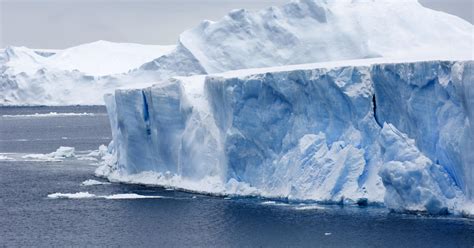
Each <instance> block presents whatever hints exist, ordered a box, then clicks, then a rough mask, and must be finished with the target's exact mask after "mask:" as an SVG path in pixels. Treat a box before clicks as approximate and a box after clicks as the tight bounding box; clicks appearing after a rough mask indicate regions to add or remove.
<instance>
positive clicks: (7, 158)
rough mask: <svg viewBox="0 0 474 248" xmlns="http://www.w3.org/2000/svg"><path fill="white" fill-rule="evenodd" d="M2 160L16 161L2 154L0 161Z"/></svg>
mask: <svg viewBox="0 0 474 248" xmlns="http://www.w3.org/2000/svg"><path fill="white" fill-rule="evenodd" d="M1 160H14V159H13V158H10V157H8V156H5V155H1V154H0V161H1Z"/></svg>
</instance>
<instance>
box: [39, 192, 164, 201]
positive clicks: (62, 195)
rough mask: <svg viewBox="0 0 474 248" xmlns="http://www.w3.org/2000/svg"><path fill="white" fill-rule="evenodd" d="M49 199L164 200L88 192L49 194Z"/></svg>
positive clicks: (137, 195) (134, 195) (151, 196)
mask: <svg viewBox="0 0 474 248" xmlns="http://www.w3.org/2000/svg"><path fill="white" fill-rule="evenodd" d="M48 198H51V199H107V200H127V199H160V198H165V197H163V196H158V195H139V194H135V193H126V194H113V195H95V194H91V193H89V192H78V193H53V194H49V195H48Z"/></svg>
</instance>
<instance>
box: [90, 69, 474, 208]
mask: <svg viewBox="0 0 474 248" xmlns="http://www.w3.org/2000/svg"><path fill="white" fill-rule="evenodd" d="M364 63H366V64H365V65H364ZM353 64H355V65H353ZM299 67H300V68H299V69H298V66H292V67H280V68H266V69H260V70H248V71H236V72H228V73H225V74H221V75H214V76H208V77H203V76H195V77H182V78H178V79H172V80H169V81H168V82H163V83H160V84H157V85H154V86H152V87H149V88H145V89H129V90H117V91H116V92H115V95H107V96H106V97H105V99H106V103H107V109H108V112H109V114H110V116H109V117H110V121H111V126H112V135H113V143H112V146H113V150H114V155H115V160H114V159H109V162H111V163H109V165H108V166H102V167H100V168H99V169H98V170H97V174H98V175H102V176H106V177H108V178H109V179H110V180H111V181H123V182H129V183H145V184H158V185H163V186H167V187H174V188H181V189H186V190H191V191H198V192H199V191H200V192H209V193H215V194H244V195H261V196H267V197H283V198H288V199H290V200H315V201H321V202H345V203H356V202H357V201H358V200H360V199H364V201H365V202H369V203H370V202H372V203H373V202H377V203H382V202H383V203H385V205H386V206H387V207H388V208H390V209H393V210H396V211H406V210H408V211H426V212H429V213H432V214H441V213H446V212H447V211H450V212H455V211H458V210H459V208H460V207H461V205H465V204H463V202H465V201H470V200H472V199H473V193H474V192H473V190H474V175H473V164H474V157H473V153H472V151H473V141H474V126H473V123H474V84H473V82H474V76H473V75H474V62H473V61H464V62H462V61H458V62H454V61H429V62H413V63H397V64H370V63H369V62H367V61H366V60H364V61H354V62H347V64H346V65H345V66H342V65H340V66H337V67H334V66H331V64H325V63H323V64H313V65H301V66H299Z"/></svg>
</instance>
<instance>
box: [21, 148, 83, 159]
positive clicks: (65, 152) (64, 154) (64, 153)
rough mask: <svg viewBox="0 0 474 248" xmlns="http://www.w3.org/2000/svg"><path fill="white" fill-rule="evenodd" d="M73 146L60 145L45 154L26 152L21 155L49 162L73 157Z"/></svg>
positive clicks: (25, 157)
mask: <svg viewBox="0 0 474 248" xmlns="http://www.w3.org/2000/svg"><path fill="white" fill-rule="evenodd" d="M75 150H76V149H75V148H74V147H67V146H60V147H59V148H58V149H57V150H56V151H54V152H52V153H47V154H27V155H24V156H22V158H24V159H31V160H35V161H49V162H59V161H62V160H64V159H66V158H72V157H75Z"/></svg>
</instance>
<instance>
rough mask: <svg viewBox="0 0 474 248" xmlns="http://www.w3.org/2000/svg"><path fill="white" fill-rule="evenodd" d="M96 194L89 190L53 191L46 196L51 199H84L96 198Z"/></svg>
mask: <svg viewBox="0 0 474 248" xmlns="http://www.w3.org/2000/svg"><path fill="white" fill-rule="evenodd" d="M96 197H97V196H96V195H94V194H91V193H89V192H78V193H54V194H49V195H48V198H52V199H86V198H96Z"/></svg>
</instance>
